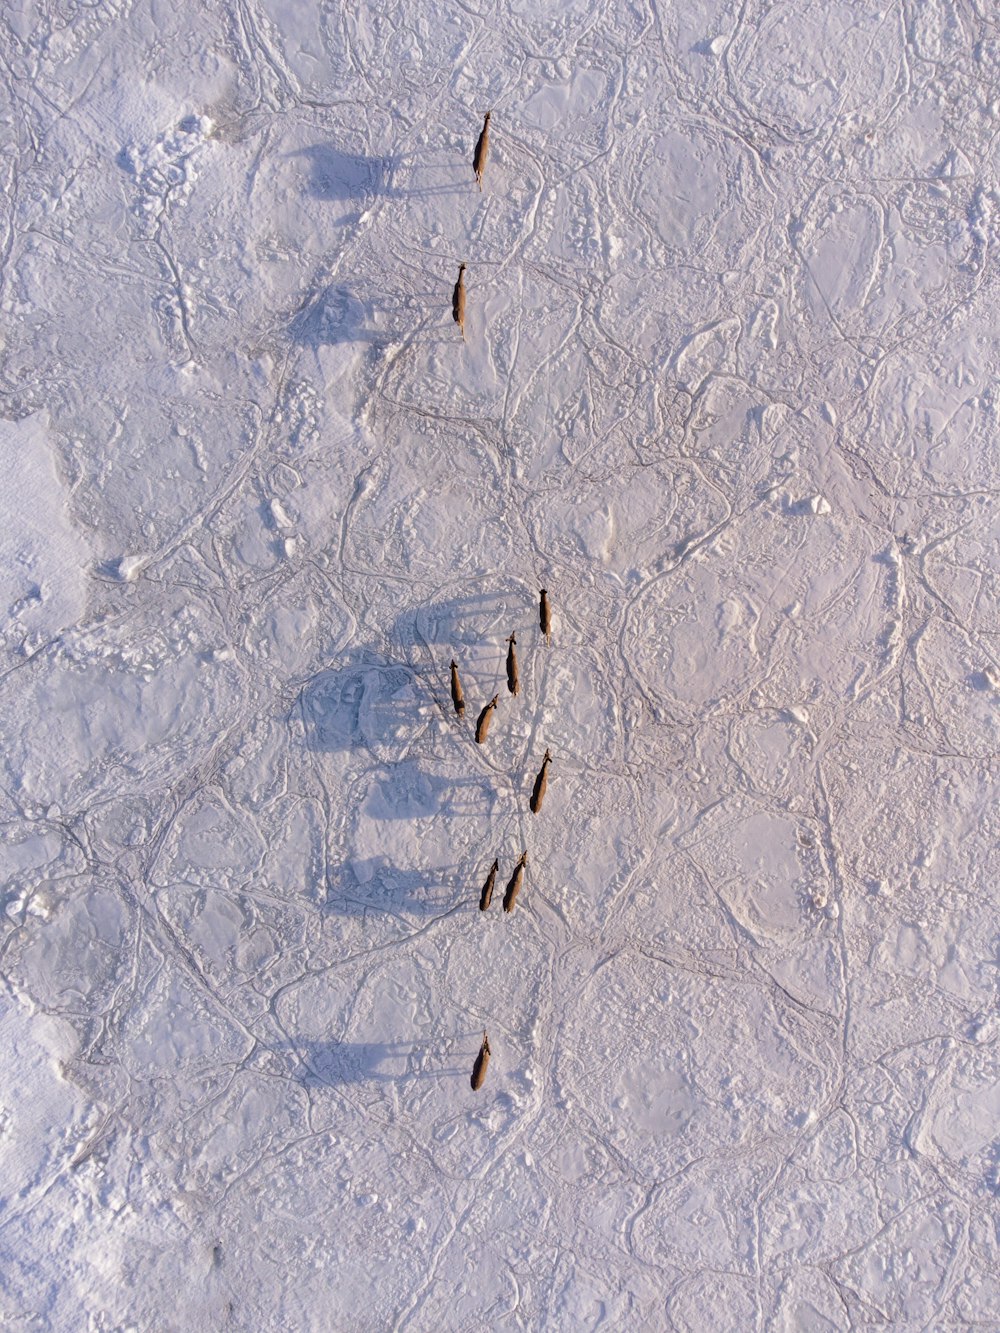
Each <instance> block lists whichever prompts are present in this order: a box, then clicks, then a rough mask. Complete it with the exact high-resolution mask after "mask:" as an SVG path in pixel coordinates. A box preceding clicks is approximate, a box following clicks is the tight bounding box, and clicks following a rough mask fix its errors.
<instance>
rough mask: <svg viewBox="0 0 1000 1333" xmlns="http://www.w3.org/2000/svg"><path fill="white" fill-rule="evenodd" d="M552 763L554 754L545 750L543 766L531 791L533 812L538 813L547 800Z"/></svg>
mask: <svg viewBox="0 0 1000 1333" xmlns="http://www.w3.org/2000/svg"><path fill="white" fill-rule="evenodd" d="M551 763H552V756H551V755H550V754H549V752H548V750H546V751H545V758H544V759H543V760H542V766H541V768H540V769H539V770H538V777H537V778H535V785H534V788H533V789H532V792H531V801H530V802H529V804H530V806H531V813H532V814H533V815H537V814H538V812H539V810H541V808H542V802H543V801H544V800H545V788H546V787H547V786H548V785H549V764H551Z"/></svg>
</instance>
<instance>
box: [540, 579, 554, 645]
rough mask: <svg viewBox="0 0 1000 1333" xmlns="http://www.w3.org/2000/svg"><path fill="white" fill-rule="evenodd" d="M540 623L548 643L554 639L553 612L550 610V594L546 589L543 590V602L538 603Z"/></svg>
mask: <svg viewBox="0 0 1000 1333" xmlns="http://www.w3.org/2000/svg"><path fill="white" fill-rule="evenodd" d="M538 623H539V624H540V625H541V627H542V633H543V634H544V635H545V639H546V642H548V640H549V639H551V637H552V612H551V611H550V610H549V594H548V593H547V592H546V591H545V589H544V588H543V589H542V597H541V601H540V602H539V603H538Z"/></svg>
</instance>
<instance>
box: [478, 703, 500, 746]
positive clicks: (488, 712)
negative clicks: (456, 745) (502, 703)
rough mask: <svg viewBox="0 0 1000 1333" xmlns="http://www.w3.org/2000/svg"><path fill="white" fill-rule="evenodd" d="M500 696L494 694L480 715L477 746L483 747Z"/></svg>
mask: <svg viewBox="0 0 1000 1333" xmlns="http://www.w3.org/2000/svg"><path fill="white" fill-rule="evenodd" d="M499 698H500V696H499V694H494V696H493V698H492V699H491V700H490V701H489V703H488V704H487V705H486V707H485V708H484V709H483V711H482V712H481V713H480V714H479V721H478V722H477V723H476V744H477V745H482V743H483V741H484V740H485V739H486V736H487V733H488V732H489V729H490V723H491V722H492V721H493V713H494V711H495V710H496V706H497V700H498V699H499Z"/></svg>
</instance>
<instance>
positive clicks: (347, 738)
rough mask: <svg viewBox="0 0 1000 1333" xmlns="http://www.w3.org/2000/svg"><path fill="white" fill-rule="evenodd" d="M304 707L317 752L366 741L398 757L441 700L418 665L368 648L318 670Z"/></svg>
mask: <svg viewBox="0 0 1000 1333" xmlns="http://www.w3.org/2000/svg"><path fill="white" fill-rule="evenodd" d="M299 707H300V709H301V713H302V721H303V724H304V727H305V738H306V746H307V748H308V749H310V750H312V751H313V752H318V753H329V752H332V751H336V750H351V749H354V748H357V747H364V748H367V749H368V750H370V751H371V752H372V753H374V754H375V755H377V756H378V757H381V758H384V759H385V760H386V762H395V761H398V760H399V759H400V758H402V757H404V755H405V752H406V749H407V748H408V746H409V745H410V744H411V743H412V742H413V741H415V740H416V739H417V738H418V737H419V736H420V735H421V733H422V732H423V731H424V729H425V727H426V726H427V724H428V721H429V720H430V718H431V716H432V715H433V711H434V708H435V705H434V701H433V699H432V698H431V696H430V695H429V694H428V693H427V691H426V690H425V688H424V686H423V684H422V683H421V681H420V679H419V677H418V676H417V674H416V672H415V671H414V670H413V668H412V667H409V666H406V665H404V664H403V663H401V662H393V661H389V660H388V659H386V658H384V657H380V656H378V655H376V654H375V653H366V652H364V651H362V652H360V653H358V654H354V655H346V656H345V657H344V658H342V659H341V663H340V664H339V665H337V666H334V667H329V668H327V669H326V670H324V671H320V672H318V673H317V674H316V675H315V676H313V677H312V679H311V680H309V682H308V683H307V684H306V685H305V687H304V688H303V690H302V693H301V695H300V698H299Z"/></svg>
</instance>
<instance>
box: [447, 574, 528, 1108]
mask: <svg viewBox="0 0 1000 1333" xmlns="http://www.w3.org/2000/svg"><path fill="white" fill-rule="evenodd" d="M538 623H539V627H540V629H541V631H542V633H543V634H544V636H545V639H546V642H549V641H550V640H551V636H552V612H551V609H550V607H549V597H548V593H547V592H546V591H545V589H544V588H543V589H542V590H541V597H540V600H539V604H538ZM507 690H508V692H509V693H510V694H511V695H514V696H515V697H516V696H517V695H518V694H519V693H520V690H521V673H520V669H519V667H518V662H517V635H516V633H512V634H511V635H510V636H509V637H508V639H507ZM451 701H452V704H453V706H454V709H455V713H456V715H457V716H458V717H459V718H461V717H464V716H465V692H464V691H463V689H462V681H461V678H460V676H459V674H458V663H457V662H456V661H455V659H454V658H452V660H451ZM499 702H500V696H499V694H494V696H493V698H492V699H491V700H490V701H489V703H488V704H485V705H484V707H483V708H482V710H481V712H480V714H479V717H478V719H477V721H476V733H475V735H476V744H477V745H482V744H483V743H484V742H485V740H486V738H487V736H488V734H489V729H490V723H491V722H492V720H493V718H494V716H495V715H496V711H497V708H498V706H499ZM551 763H552V755H551V753H550V752H549V750H548V749H546V751H545V755H544V757H543V759H542V766H541V768H540V769H539V770H538V773H537V775H536V777H535V781H534V784H533V786H532V789H531V798H530V800H529V802H528V807H529V809H530V810H531V813H532V814H533V815H537V814H538V813H539V812H540V811H541V808H542V802H543V801H544V800H545V790H546V788H547V786H548V782H549V765H550V764H551ZM527 866H528V853H527V851H523V852H522V853H521V857H520V859H519V860H518V862H517V864H516V865H515V866H514V870H513V873H512V874H511V877H510V879H509V880H508V881H507V888H506V889H505V891H504V895H503V910H504V911H505V912H513V910H514V906H515V904H516V903H517V899H518V895H519V894H520V892H521V889H522V886H523V884H524V872H525V870H526V869H527ZM499 873H500V861H499V858H494V861H493V864H492V865H491V866H490V868H489V871H488V872H487V875H486V882H485V883H484V884H483V887H482V889H481V890H480V894H479V910H480V911H481V912H487V911H489V908H490V904H491V903H492V902H493V890H494V888H495V887H496V882H497V875H498V874H499ZM489 1059H490V1042H489V1037H488V1036H487V1034H486V1033H485V1032H484V1033H483V1042H482V1045H481V1046H480V1048H479V1054H478V1055H477V1056H476V1062H475V1064H474V1066H473V1069H472V1089H473V1091H474V1092H476V1091H478V1090H479V1088H481V1087H482V1086H483V1081H484V1079H485V1078H486V1067H487V1065H488V1064H489Z"/></svg>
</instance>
